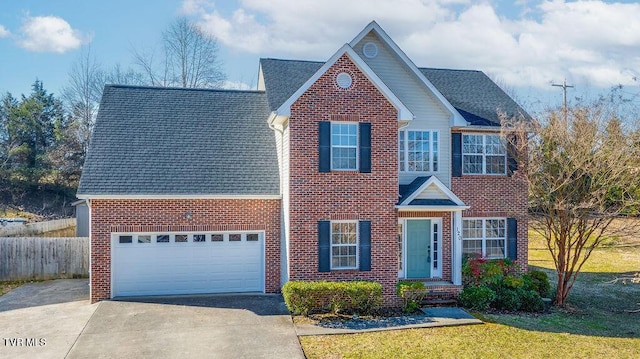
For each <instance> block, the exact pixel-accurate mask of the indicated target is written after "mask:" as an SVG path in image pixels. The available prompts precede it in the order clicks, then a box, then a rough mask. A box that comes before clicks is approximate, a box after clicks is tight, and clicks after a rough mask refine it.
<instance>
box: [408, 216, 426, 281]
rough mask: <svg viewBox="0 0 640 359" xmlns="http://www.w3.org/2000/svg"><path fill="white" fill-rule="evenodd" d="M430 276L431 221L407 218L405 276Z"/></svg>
mask: <svg viewBox="0 0 640 359" xmlns="http://www.w3.org/2000/svg"><path fill="white" fill-rule="evenodd" d="M429 277H431V221H430V220H428V219H409V220H407V278H429Z"/></svg>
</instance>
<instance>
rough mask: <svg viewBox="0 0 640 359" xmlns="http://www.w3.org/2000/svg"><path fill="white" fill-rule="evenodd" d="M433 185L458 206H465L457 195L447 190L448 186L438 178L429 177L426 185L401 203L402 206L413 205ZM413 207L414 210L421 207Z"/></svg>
mask: <svg viewBox="0 0 640 359" xmlns="http://www.w3.org/2000/svg"><path fill="white" fill-rule="evenodd" d="M431 185H434V186H436V187H438V189H439V190H441V191H442V192H443V193H444V194H445V195H447V197H449V199H450V200H451V201H453V202H454V203H455V204H456V205H458V206H465V204H464V202H462V200H461V199H460V198H458V196H456V195H455V193H453V192H452V191H451V190H450V189H449V188H447V186H445V185H444V183H442V182H441V181H440V180H439V179H438V177H436V176H431V177H429V179H428V180H427V181H426V182H425V183H423V184H422V186H420V187H418V189H417V190H415V191H414V192H413V193H412V194H411V195H410V196H409V197H407V198H405V199H404V200H403V201H402V203H400V205H401V206H407V205H408V204H409V203H411V201H413V200H414V199H416V197H417V196H418V195H419V194H420V193H422V191H424V190H425V189H426V188H427V187H429V186H431ZM411 207H412V208H413V207H420V206H411ZM428 207H434V206H428ZM456 208H457V207H456Z"/></svg>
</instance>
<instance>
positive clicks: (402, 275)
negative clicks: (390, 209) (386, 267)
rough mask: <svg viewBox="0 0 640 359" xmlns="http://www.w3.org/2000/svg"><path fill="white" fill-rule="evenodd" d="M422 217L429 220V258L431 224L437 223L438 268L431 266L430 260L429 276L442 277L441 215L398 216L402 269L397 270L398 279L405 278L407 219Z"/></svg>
mask: <svg viewBox="0 0 640 359" xmlns="http://www.w3.org/2000/svg"><path fill="white" fill-rule="evenodd" d="M416 219H424V220H430V221H431V243H430V246H431V258H433V257H434V255H433V249H434V248H433V232H434V230H433V225H434V224H437V225H438V239H439V242H440V248H439V249H440V250H439V251H438V258H437V260H438V263H439V265H438V268H433V260H432V261H431V278H442V266H443V263H442V252H443V250H444V240H443V237H442V229H443V228H442V217H403V218H398V224H402V270H399V271H398V278H399V279H406V278H407V220H416Z"/></svg>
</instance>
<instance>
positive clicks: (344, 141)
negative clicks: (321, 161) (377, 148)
mask: <svg viewBox="0 0 640 359" xmlns="http://www.w3.org/2000/svg"><path fill="white" fill-rule="evenodd" d="M357 150H358V125H357V124H355V123H332V124H331V166H332V168H333V169H339V170H341V169H342V170H355V169H357V165H356V162H357Z"/></svg>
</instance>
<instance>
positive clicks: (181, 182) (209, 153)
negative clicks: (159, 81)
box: [78, 85, 279, 195]
mask: <svg viewBox="0 0 640 359" xmlns="http://www.w3.org/2000/svg"><path fill="white" fill-rule="evenodd" d="M269 113H270V111H269V106H268V103H267V96H266V94H265V93H264V92H257V91H228V90H198V89H182V88H154V87H135V86H116V85H109V86H106V87H105V90H104V94H103V98H102V103H101V105H100V111H99V113H98V117H97V120H96V124H95V128H94V133H93V138H92V142H91V146H90V149H89V153H88V155H87V159H86V161H85V164H84V168H83V172H82V178H81V179H80V185H79V188H78V195H278V194H279V174H278V161H277V151H276V144H275V136H274V134H273V131H272V130H270V129H269V127H268V124H267V118H268V116H269Z"/></svg>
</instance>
